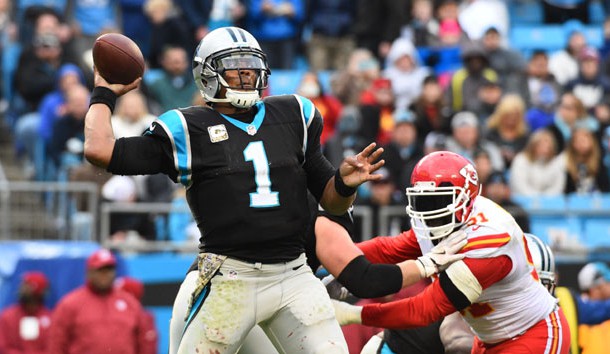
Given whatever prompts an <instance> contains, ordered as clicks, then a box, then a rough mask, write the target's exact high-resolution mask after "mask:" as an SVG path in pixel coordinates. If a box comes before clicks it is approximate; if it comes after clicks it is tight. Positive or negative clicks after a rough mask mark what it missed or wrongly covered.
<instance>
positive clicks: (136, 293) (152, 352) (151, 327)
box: [114, 277, 159, 354]
mask: <svg viewBox="0 0 610 354" xmlns="http://www.w3.org/2000/svg"><path fill="white" fill-rule="evenodd" d="M114 286H115V287H116V288H118V289H121V290H123V291H126V292H128V293H130V294H131V295H133V297H135V298H136V300H138V302H139V303H140V304H141V303H142V297H144V284H142V282H141V281H139V280H138V279H135V278H132V277H120V278H118V279H117V280H116V281H115V282H114ZM142 318H143V319H142V321H143V323H144V339H145V340H146V346H145V347H144V348H143V349H141V350H140V353H139V354H157V342H158V340H159V333H157V327H156V326H155V315H153V313H152V312H150V311H148V310H146V309H145V308H144V307H143V306H142Z"/></svg>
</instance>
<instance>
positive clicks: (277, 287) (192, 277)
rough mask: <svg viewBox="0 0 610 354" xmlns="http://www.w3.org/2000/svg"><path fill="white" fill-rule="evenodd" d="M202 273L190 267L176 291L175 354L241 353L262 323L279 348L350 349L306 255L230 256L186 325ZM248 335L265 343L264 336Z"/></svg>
mask: <svg viewBox="0 0 610 354" xmlns="http://www.w3.org/2000/svg"><path fill="white" fill-rule="evenodd" d="M197 277H198V272H196V271H193V272H190V273H189V274H188V275H187V276H186V278H185V280H184V282H183V283H182V285H181V286H180V290H179V291H178V295H177V296H176V300H175V302H174V308H173V312H172V319H171V321H170V351H169V352H170V354H191V353H218V354H224V353H236V352H237V351H238V350H239V348H240V347H241V345H242V344H244V341H245V340H246V336H247V335H248V333H249V332H250V330H251V329H252V328H253V327H254V326H256V325H257V324H258V325H259V326H260V327H261V328H262V330H263V331H264V333H265V334H266V335H267V337H268V338H269V339H270V340H271V342H272V343H273V345H274V346H275V348H276V350H277V351H278V352H279V353H288V354H299V353H303V354H305V353H307V354H315V353H320V354H322V353H325V354H326V353H328V354H334V353H338V354H339V353H340V354H347V353H348V350H347V344H346V342H345V339H344V338H343V334H342V332H341V328H340V327H339V324H338V323H337V321H336V320H335V317H334V310H333V307H332V304H331V302H330V299H329V297H328V294H327V292H326V289H325V287H324V286H323V285H322V283H321V282H320V281H319V280H318V279H317V278H316V277H315V276H314V275H313V273H312V271H311V269H310V268H309V266H308V265H307V264H306V258H305V255H301V256H300V257H299V258H297V259H295V260H293V261H291V262H287V263H284V264H260V263H255V264H252V263H247V262H242V261H238V260H235V259H230V258H228V259H227V260H226V261H225V262H224V263H223V265H222V266H221V267H220V270H219V272H218V273H217V274H216V275H215V276H214V277H213V278H212V280H211V282H210V284H209V285H208V286H206V288H205V289H204V291H203V292H202V294H201V295H200V297H203V301H202V302H201V305H200V306H194V308H193V309H192V310H191V315H190V317H189V323H188V325H187V327H186V330H184V326H185V321H184V319H185V317H186V311H187V308H188V302H189V299H190V297H191V294H192V292H193V290H194V288H195V286H196V281H197ZM259 332H260V331H259ZM254 333H256V331H254ZM253 335H254V336H256V335H255V334H253ZM249 341H250V342H252V341H254V343H265V341H263V340H261V339H260V336H258V338H250V339H249ZM265 344H266V343H265ZM256 346H258V345H253V346H250V347H256ZM244 349H245V348H244ZM257 349H258V348H257ZM260 350H262V351H264V352H265V353H267V354H268V353H269V351H266V350H265V349H264V347H263V348H260ZM248 353H250V352H248ZM261 353H262V352H261Z"/></svg>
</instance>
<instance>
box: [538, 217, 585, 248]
mask: <svg viewBox="0 0 610 354" xmlns="http://www.w3.org/2000/svg"><path fill="white" fill-rule="evenodd" d="M530 229H531V232H532V233H533V234H534V235H536V236H538V237H540V239H541V240H543V241H544V242H546V243H548V244H550V245H554V244H557V243H565V242H566V241H567V240H568V239H569V238H576V239H581V234H582V228H581V223H580V220H579V219H578V218H577V217H566V216H565V215H563V214H555V215H550V214H544V215H542V214H540V215H539V214H536V213H531V214H530Z"/></svg>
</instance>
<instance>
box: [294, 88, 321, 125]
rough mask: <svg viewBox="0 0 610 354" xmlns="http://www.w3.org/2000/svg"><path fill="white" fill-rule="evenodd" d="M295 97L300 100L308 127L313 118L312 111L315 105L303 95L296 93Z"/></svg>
mask: <svg viewBox="0 0 610 354" xmlns="http://www.w3.org/2000/svg"><path fill="white" fill-rule="evenodd" d="M296 97H297V99H298V100H299V101H300V102H301V107H302V108H303V118H304V119H305V125H306V126H307V128H309V124H310V123H311V120H312V119H313V113H314V111H315V109H316V108H315V106H314V105H313V102H311V101H310V100H309V99H308V98H305V97H303V96H298V95H296Z"/></svg>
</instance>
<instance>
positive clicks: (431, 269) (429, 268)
mask: <svg viewBox="0 0 610 354" xmlns="http://www.w3.org/2000/svg"><path fill="white" fill-rule="evenodd" d="M467 243H468V239H467V235H466V233H465V232H464V231H462V230H458V231H455V232H453V233H452V234H451V235H449V236H447V237H446V238H445V239H444V240H442V241H441V242H440V243H439V244H438V245H436V246H434V247H433V248H432V249H431V250H430V252H428V253H426V254H425V255H423V256H421V257H419V258H417V261H418V262H416V264H417V266H418V268H419V272H420V274H421V276H422V277H424V278H427V277H429V276H431V275H433V274H435V273H438V272H442V271H444V270H445V269H447V268H448V267H449V266H450V265H451V264H452V263H454V262H457V261H460V260H462V259H464V257H465V255H464V254H458V252H459V251H460V250H461V249H462V248H463V247H464V246H466V244H467Z"/></svg>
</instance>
